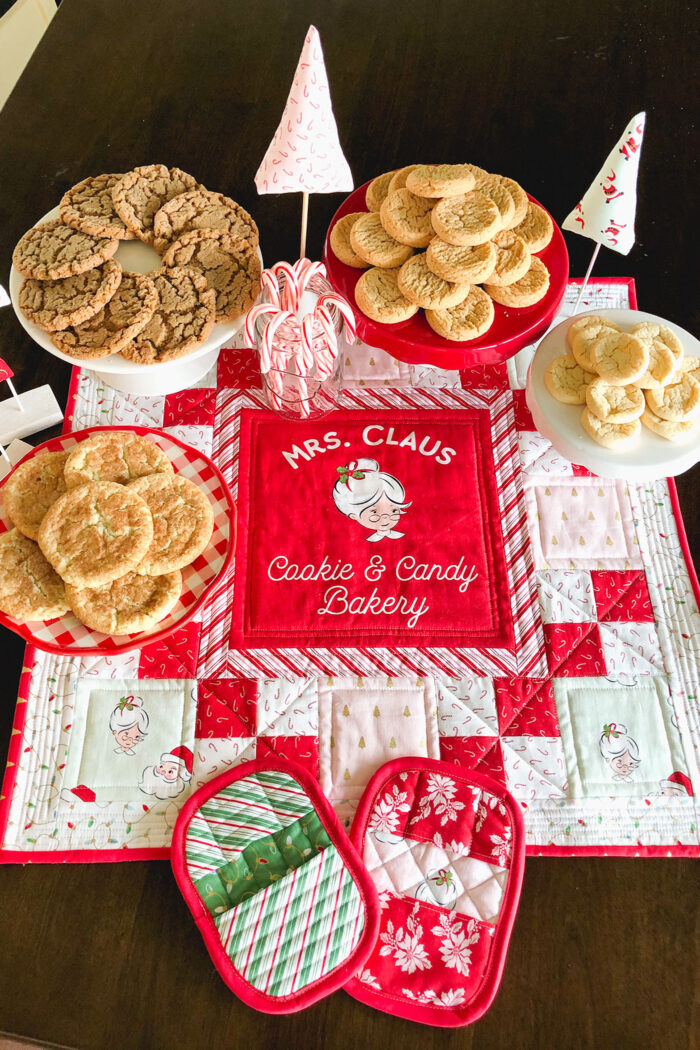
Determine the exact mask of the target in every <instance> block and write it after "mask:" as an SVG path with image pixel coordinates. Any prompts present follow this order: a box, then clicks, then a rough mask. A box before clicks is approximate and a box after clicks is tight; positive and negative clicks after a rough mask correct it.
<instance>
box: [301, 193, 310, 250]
mask: <svg viewBox="0 0 700 1050" xmlns="http://www.w3.org/2000/svg"><path fill="white" fill-rule="evenodd" d="M308 221H309V195H308V193H303V194H302V198H301V243H300V245H299V258H300V259H305V258H306V227H307V224H308Z"/></svg>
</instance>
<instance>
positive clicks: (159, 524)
mask: <svg viewBox="0 0 700 1050" xmlns="http://www.w3.org/2000/svg"><path fill="white" fill-rule="evenodd" d="M127 488H128V489H129V490H130V491H132V492H136V493H137V494H138V495H139V496H140V497H141V499H143V500H145V502H146V504H147V506H148V509H149V510H150V512H151V517H152V518H153V540H152V542H151V545H150V547H149V549H148V550H147V552H146V554H145V555H144V557H143V559H142V560H141V561H140V562H139V565H138V571H139V572H142V573H145V574H146V575H147V576H160V575H162V574H163V573H166V572H174V571H175V569H184V568H185V566H186V565H190V564H191V563H192V562H193V561H194V560H195V559H196V558H198V557H199V555H200V554H201V553H202V551H203V550H204V549H205V547H206V546H207V544H208V543H209V540H210V539H211V534H212V532H213V530H214V511H213V510H212V506H211V503H210V502H209V499H208V498H207V496H206V494H205V493H204V492H203V491H202V490H201V489H200V488H199V487H198V486H197V485H195V483H194V482H193V481H190V480H189V478H184V477H183V476H182V475H181V474H151V475H150V476H149V477H143V478H138V479H137V480H136V481H132V482H130V483H129V484H128V485H127Z"/></svg>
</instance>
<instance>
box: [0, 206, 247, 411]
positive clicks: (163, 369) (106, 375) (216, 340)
mask: <svg viewBox="0 0 700 1050" xmlns="http://www.w3.org/2000/svg"><path fill="white" fill-rule="evenodd" d="M57 217H58V208H52V209H51V211H50V212H47V213H46V215H44V216H43V218H41V219H39V222H45V221H46V220H47V219H54V218H57ZM258 255H259V257H260V262H261V264H262V255H261V254H260V250H259V249H258ZM114 258H115V259H116V260H117V262H118V263H120V264H121V266H122V268H123V269H124V270H131V271H132V272H133V273H151V272H152V271H153V270H159V269H160V267H161V265H162V263H161V259H160V256H159V255H158V253H157V252H156V251H154V249H153V248H151V247H150V246H149V245H148V244H144V243H143V241H120V242H119V247H118V248H117V252H116V255H115V256H114ZM23 280H24V278H23V277H22V275H21V274H20V273H18V272H17V270H15V268H14V266H13V267H12V269H11V270H10V298H11V300H12V306H13V308H14V311H15V313H16V315H17V317H18V319H19V322H20V324H21V325H22V327H23V328H24V329H25V331H27V332H28V333H29V335H30V336H31V337H32V339H33V340H34V342H35V343H38V344H39V346H41V347H43V349H44V350H48V352H49V353H50V354H53V355H54V357H59V358H60V359H61V361H65V362H66V363H67V364H69V365H79V366H80V368H83V369H86V370H88V371H90V372H94V373H95V375H96V376H97V377H98V378H99V379H100V380H101V381H102V382H103V383H106V384H107V385H108V386H111V387H114V388H115V389H116V390H123V391H125V392H126V393H127V394H173V393H175V391H177V390H186V389H187V388H188V387H191V386H192V385H193V384H194V383H196V382H197V381H198V380H199V379H201V378H202V377H203V376H205V375H206V374H207V372H208V371H209V370H210V369H211V368H212V367H213V366H214V364H215V363H216V359H217V357H218V356H219V350H220V349H221V347H222V346H224V344H226V343H228V342H230V341H231V339H232V338H233V337H234V335H236V333H237V332H238V331H240V329H241V328H242V327H243V325H244V323H245V317H239V318H238V320H236V321H226V322H224V323H223V324H215V325H214V327H213V329H212V331H211V334H210V335H209V337H208V338H207V339H205V340H204V342H203V343H201V344H200V346H197V347H195V349H194V350H191V351H190V352H189V353H188V354H185V355H184V356H183V357H178V358H176V359H175V360H174V361H164V362H163V363H162V364H156V365H140V364H136V363H135V362H133V361H127V360H126V358H124V357H122V356H121V354H110V356H109V357H102V358H98V360H96V361H84V360H82V359H81V360H77V359H76V358H74V357H69V356H68V354H64V353H62V352H61V351H60V350H57V349H56V347H55V346H54V345H53V343H52V342H51V339H50V338H49V335H48V333H47V332H45V331H44V330H43V329H42V328H39V327H38V326H37V325H35V324H32V322H31V321H28V320H27V318H26V317H25V316H24V314H23V313H22V311H21V310H20V308H19V302H18V300H19V290H20V288H21V287H22V281H23Z"/></svg>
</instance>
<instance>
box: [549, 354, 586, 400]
mask: <svg viewBox="0 0 700 1050" xmlns="http://www.w3.org/2000/svg"><path fill="white" fill-rule="evenodd" d="M594 379H595V376H594V375H593V373H592V372H586V371H585V369H583V368H581V366H580V365H579V364H577V362H576V360H575V359H574V357H573V355H572V354H562V356H561V357H555V358H554V360H553V361H551V362H550V363H549V364H548V365H547V368H546V370H545V373H544V385H545V386H546V387H547V390H549V392H550V394H551V395H552V397H554V398H556V400H557V401H561V402H563V404H565V405H585V404H586V402H587V395H586V390H587V388H588V384H589V383H591V382H592V381H593V380H594Z"/></svg>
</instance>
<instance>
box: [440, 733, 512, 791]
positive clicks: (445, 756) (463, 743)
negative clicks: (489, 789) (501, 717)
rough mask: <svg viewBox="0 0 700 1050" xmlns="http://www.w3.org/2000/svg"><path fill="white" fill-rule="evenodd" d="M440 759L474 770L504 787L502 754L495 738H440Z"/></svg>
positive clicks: (498, 742)
mask: <svg viewBox="0 0 700 1050" xmlns="http://www.w3.org/2000/svg"><path fill="white" fill-rule="evenodd" d="M440 758H441V759H442V760H443V762H452V763H454V765H456V766H464V767H465V768H466V769H476V770H478V772H479V773H485V774H486V775H487V776H489V777H493V778H494V780H497V781H498V782H499V784H504V785H505V782H506V776H505V771H504V768H503V753H502V751H501V742H500V740H499V739H498V737H497V736H441V737H440Z"/></svg>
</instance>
